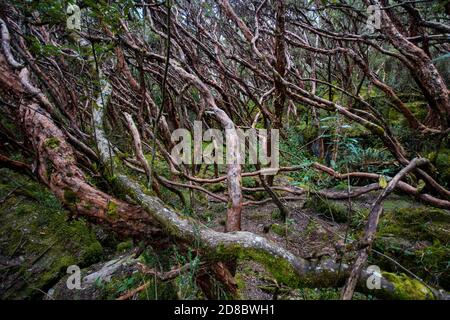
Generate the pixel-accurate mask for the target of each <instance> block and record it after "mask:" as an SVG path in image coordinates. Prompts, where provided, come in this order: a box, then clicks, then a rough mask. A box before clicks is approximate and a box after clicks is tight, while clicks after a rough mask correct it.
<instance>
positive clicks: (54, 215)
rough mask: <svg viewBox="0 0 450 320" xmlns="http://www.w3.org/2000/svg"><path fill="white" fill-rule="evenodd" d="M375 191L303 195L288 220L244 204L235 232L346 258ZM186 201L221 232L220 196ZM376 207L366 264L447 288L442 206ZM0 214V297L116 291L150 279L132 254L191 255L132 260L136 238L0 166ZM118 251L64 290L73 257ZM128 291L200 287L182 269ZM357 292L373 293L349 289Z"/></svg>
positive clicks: (299, 295)
mask: <svg viewBox="0 0 450 320" xmlns="http://www.w3.org/2000/svg"><path fill="white" fill-rule="evenodd" d="M377 194H378V193H377V192H372V193H369V194H366V195H364V196H361V197H359V198H358V199H353V200H352V201H351V202H349V201H329V200H325V199H320V198H318V197H317V196H314V195H310V196H305V198H304V199H303V200H299V201H294V202H287V203H286V204H285V205H286V206H287V207H288V209H289V216H288V217H287V219H286V222H283V221H282V220H281V219H280V215H279V211H278V209H277V207H276V206H275V205H274V204H272V203H267V204H265V205H259V206H246V207H244V209H243V212H242V230H244V231H250V232H253V233H256V234H259V235H261V236H264V237H266V238H268V239H270V240H271V241H274V242H275V243H277V244H278V245H280V246H283V247H285V248H287V249H288V250H289V251H291V252H293V253H294V254H296V255H298V256H301V257H303V258H307V259H318V260H320V259H323V258H327V257H331V258H333V259H335V260H337V261H348V260H350V259H351V258H352V251H351V250H347V251H345V250H344V248H349V247H350V248H351V245H349V243H351V242H352V241H354V240H355V239H357V238H358V237H359V236H360V235H361V233H362V230H363V228H364V221H365V217H366V216H367V214H368V211H369V208H370V205H371V203H373V202H374V200H375V198H376V196H377ZM193 205H194V210H193V212H192V213H191V215H192V216H193V217H195V218H197V219H199V220H201V221H202V222H203V223H204V224H206V225H208V226H209V227H211V228H213V229H215V230H217V231H223V229H224V217H225V212H226V207H225V206H224V204H223V203H218V202H214V201H212V200H211V199H206V201H195V203H194V204H193ZM384 206H385V213H384V215H383V217H382V219H381V221H380V228H379V232H378V237H377V241H376V242H375V245H374V249H376V251H378V252H380V253H381V254H382V255H379V254H378V255H377V254H372V255H371V257H370V260H369V262H370V263H373V264H377V265H380V266H382V268H383V269H384V270H386V271H389V272H395V273H404V272H412V273H414V274H417V275H418V276H419V277H421V278H422V279H424V281H426V282H427V283H429V284H430V285H433V286H435V287H440V288H443V289H445V290H449V289H450V286H449V278H450V275H449V273H450V272H449V268H450V248H449V243H450V241H449V239H450V219H449V218H448V213H446V212H444V211H442V210H436V209H432V208H429V207H426V206H423V205H422V204H420V203H418V202H415V201H413V200H412V199H410V198H405V197H404V196H402V195H396V194H394V195H392V196H391V197H390V198H389V199H388V200H387V201H386V202H385V204H384ZM399 212H401V213H402V215H399V214H398V213H399ZM0 221H1V224H0V227H1V230H0V298H2V299H17V298H26V299H40V298H63V299H73V298H82V299H94V298H95V299H114V298H117V297H118V296H120V295H122V294H124V293H125V292H127V291H128V290H131V289H133V288H135V287H138V286H139V285H140V284H142V283H144V282H145V281H152V280H151V279H148V278H146V277H145V276H143V275H140V274H139V271H138V270H137V268H136V267H133V266H132V265H133V264H135V263H136V262H138V261H139V262H144V263H146V264H148V265H149V266H152V267H154V266H156V265H158V266H159V268H161V269H164V270H168V269H170V268H171V266H173V265H176V264H181V263H185V262H186V261H189V260H193V259H194V260H195V259H196V258H195V257H192V256H190V257H179V256H177V253H176V252H174V251H173V250H172V251H171V250H168V251H167V252H164V253H161V252H158V253H155V252H152V251H148V250H147V251H145V252H144V254H143V255H142V256H141V257H140V258H139V259H133V258H130V257H131V256H130V255H131V254H132V253H133V252H134V251H135V249H136V248H137V247H138V246H139V245H140V244H139V243H133V242H132V241H131V240H129V239H117V238H116V237H115V236H114V235H112V234H110V233H108V232H107V231H105V230H103V229H101V228H98V227H92V226H91V225H90V224H88V223H86V222H85V221H83V220H71V219H68V214H67V212H66V210H64V208H63V207H61V205H60V204H59V203H58V201H57V200H56V199H55V198H54V197H53V195H52V194H51V193H50V192H49V191H47V190H46V189H45V187H42V186H41V185H39V184H37V183H36V182H35V181H33V180H32V179H30V178H28V177H26V176H23V175H20V174H17V173H13V172H11V171H9V170H7V169H0ZM344 240H345V242H346V243H347V246H344ZM383 255H384V256H383ZM386 256H388V257H389V258H386ZM174 257H175V258H174ZM120 259H123V260H124V261H125V260H126V261H127V263H126V268H123V267H122V266H120V268H117V270H114V272H112V273H111V274H108V275H107V279H106V280H105V279H103V280H105V281H103V282H102V281H93V282H92V285H91V287H90V288H91V289H90V290H86V291H85V293H84V294H81V295H80V294H79V293H77V294H75V295H74V292H70V291H67V290H62V288H63V287H64V286H65V280H66V279H67V274H66V269H67V267H68V266H69V265H72V264H76V265H79V266H80V267H81V268H82V269H83V271H82V274H83V276H84V275H89V274H96V273H95V272H97V273H98V272H99V270H100V271H101V270H105V266H107V265H108V266H111V265H114V263H115V262H117V261H122V260H120ZM130 265H131V267H130ZM124 266H125V263H124ZM100 273H101V272H100ZM100 273H99V274H100ZM236 282H237V284H238V287H239V293H240V295H241V297H242V298H246V299H273V298H277V299H337V298H338V297H339V288H336V289H333V288H332V289H315V288H302V289H298V288H289V287H287V286H285V285H284V284H281V283H277V282H276V281H275V280H274V279H273V278H272V277H271V276H270V274H269V273H268V272H266V271H265V270H264V268H263V267H261V266H260V265H258V264H257V263H255V262H251V261H239V262H238V267H237V272H236ZM58 288H59V290H58ZM92 288H94V289H92ZM75 291H76V290H75ZM48 292H50V293H51V294H50V296H49V294H48ZM136 298H141V299H154V298H166V299H176V298H181V299H186V298H189V299H195V298H201V294H200V293H199V291H198V288H196V286H195V284H194V283H193V281H192V274H188V275H183V276H180V277H178V278H177V279H176V280H174V281H172V283H164V284H163V283H153V284H152V285H150V286H149V288H148V289H147V290H145V292H144V293H142V294H140V295H136ZM356 298H358V299H371V298H372V297H371V296H368V295H362V294H357V295H356Z"/></svg>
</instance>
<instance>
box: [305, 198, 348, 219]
mask: <svg viewBox="0 0 450 320" xmlns="http://www.w3.org/2000/svg"><path fill="white" fill-rule="evenodd" d="M305 206H306V207H307V208H310V209H314V210H315V211H317V212H319V213H322V214H324V215H325V216H326V217H327V218H329V219H331V220H333V221H336V222H347V221H348V215H349V213H348V209H347V207H346V206H345V205H344V204H343V203H341V202H337V201H329V200H326V199H324V198H321V197H311V198H309V199H308V201H307V202H306V204H305Z"/></svg>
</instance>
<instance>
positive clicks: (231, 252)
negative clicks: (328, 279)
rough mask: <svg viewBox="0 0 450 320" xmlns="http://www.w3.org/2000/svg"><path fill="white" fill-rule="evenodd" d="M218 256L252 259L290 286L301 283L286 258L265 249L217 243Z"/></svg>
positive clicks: (293, 286) (296, 285)
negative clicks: (269, 252)
mask: <svg viewBox="0 0 450 320" xmlns="http://www.w3.org/2000/svg"><path fill="white" fill-rule="evenodd" d="M215 254H216V255H217V256H218V257H221V258H224V259H226V258H229V257H231V256H237V257H238V259H241V260H253V261H255V262H258V263H260V264H261V265H263V266H264V267H265V268H266V270H267V271H268V272H270V273H271V274H272V275H273V277H274V278H275V279H276V280H277V281H279V282H281V283H284V284H286V285H288V286H290V287H292V288H295V287H298V286H300V284H301V283H302V281H301V279H300V277H299V276H298V274H297V272H296V271H295V269H294V268H293V267H292V266H291V265H290V264H289V262H287V261H286V260H284V259H282V258H279V257H276V256H274V255H271V254H268V253H267V252H265V251H262V250H258V249H249V248H246V249H243V248H241V247H240V246H239V245H232V246H228V247H225V246H224V245H222V244H221V245H219V246H218V247H217V250H216V253H215Z"/></svg>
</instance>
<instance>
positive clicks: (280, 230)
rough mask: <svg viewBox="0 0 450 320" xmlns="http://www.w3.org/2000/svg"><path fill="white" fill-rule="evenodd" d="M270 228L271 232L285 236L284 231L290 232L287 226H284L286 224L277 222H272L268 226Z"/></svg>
mask: <svg viewBox="0 0 450 320" xmlns="http://www.w3.org/2000/svg"><path fill="white" fill-rule="evenodd" d="M270 230H272V232H274V233H276V234H277V235H279V236H282V237H284V236H286V233H287V234H289V233H290V232H291V230H290V229H289V228H286V225H282V224H278V223H274V224H272V225H271V226H270Z"/></svg>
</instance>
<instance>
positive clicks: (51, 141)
mask: <svg viewBox="0 0 450 320" xmlns="http://www.w3.org/2000/svg"><path fill="white" fill-rule="evenodd" d="M60 143H61V142H60V141H59V139H58V138H56V137H50V138H47V139H45V142H44V144H45V146H46V147H48V148H50V149H56V148H58V147H59V145H60Z"/></svg>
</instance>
